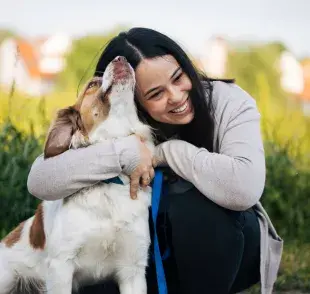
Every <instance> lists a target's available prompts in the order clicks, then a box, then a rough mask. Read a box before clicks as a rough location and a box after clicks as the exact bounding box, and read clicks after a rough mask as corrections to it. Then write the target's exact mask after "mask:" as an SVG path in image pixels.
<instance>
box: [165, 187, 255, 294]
mask: <svg viewBox="0 0 310 294" xmlns="http://www.w3.org/2000/svg"><path fill="white" fill-rule="evenodd" d="M168 197H169V207H168V216H169V221H170V224H171V230H172V233H171V243H172V247H173V252H174V258H175V260H176V266H177V271H178V277H179V281H180V289H181V291H182V293H184V294H193V293H195V294H196V293H216V294H222V293H223V294H227V293H230V291H231V288H232V286H233V284H234V282H235V280H236V278H239V277H240V275H239V272H240V270H241V269H242V270H243V271H247V270H250V269H253V268H254V269H256V268H257V269H259V243H260V241H259V240H260V236H259V225H258V222H257V220H256V218H252V219H251V223H250V222H248V219H247V218H245V213H244V212H236V211H230V210H227V209H225V208H222V207H220V206H218V205H216V204H215V203H214V202H212V201H210V200H209V199H208V198H207V197H205V196H203V195H202V194H201V193H199V191H197V190H196V189H191V190H190V191H188V192H186V193H183V194H174V195H169V196H168ZM253 220H254V221H253ZM248 227H249V228H248ZM245 228H246V229H245ZM245 234H246V236H245ZM251 239H253V240H252V241H251V242H250V241H249V240H251ZM247 274H248V275H251V276H252V273H251V272H249V273H247ZM253 274H254V278H253V279H252V278H251V279H250V278H249V279H247V280H248V281H250V280H251V281H252V282H253V283H255V282H257V281H258V279H259V277H257V276H256V275H257V272H255V273H253ZM248 281H247V282H246V283H247V285H246V287H248V286H249V285H248ZM241 282H242V281H240V283H241ZM241 284H242V283H241ZM239 286H241V287H240V288H242V285H239ZM180 293H181V292H180Z"/></svg>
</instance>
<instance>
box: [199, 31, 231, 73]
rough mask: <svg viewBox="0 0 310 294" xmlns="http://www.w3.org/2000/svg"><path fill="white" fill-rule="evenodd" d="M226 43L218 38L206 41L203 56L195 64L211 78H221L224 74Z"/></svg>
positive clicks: (226, 56)
mask: <svg viewBox="0 0 310 294" xmlns="http://www.w3.org/2000/svg"><path fill="white" fill-rule="evenodd" d="M228 50H229V49H228V43H227V41H226V40H225V39H224V38H222V37H219V36H215V37H213V38H211V39H210V40H208V42H207V44H206V47H205V51H204V54H203V55H202V56H201V57H200V58H199V61H198V62H197V63H198V64H199V67H200V68H201V69H202V70H203V71H204V72H205V73H206V74H207V75H208V76H210V77H212V78H223V77H224V76H225V73H226V63H227V58H228V52H229V51H228Z"/></svg>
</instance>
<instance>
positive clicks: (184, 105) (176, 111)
mask: <svg viewBox="0 0 310 294" xmlns="http://www.w3.org/2000/svg"><path fill="white" fill-rule="evenodd" d="M187 106H188V101H186V102H185V103H184V104H183V105H182V106H180V107H179V108H176V109H174V110H171V112H173V113H180V112H183V111H185V110H186V108H187Z"/></svg>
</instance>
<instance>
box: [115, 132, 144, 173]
mask: <svg viewBox="0 0 310 294" xmlns="http://www.w3.org/2000/svg"><path fill="white" fill-rule="evenodd" d="M114 147H115V151H116V153H117V154H118V156H119V162H120V166H121V168H122V171H123V172H124V173H125V174H127V175H130V174H131V173H132V172H133V171H134V170H135V169H136V167H137V166H138V164H139V162H140V151H139V139H138V138H137V136H135V135H131V136H128V137H126V138H120V139H116V140H115V141H114Z"/></svg>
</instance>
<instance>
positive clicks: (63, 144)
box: [0, 57, 154, 294]
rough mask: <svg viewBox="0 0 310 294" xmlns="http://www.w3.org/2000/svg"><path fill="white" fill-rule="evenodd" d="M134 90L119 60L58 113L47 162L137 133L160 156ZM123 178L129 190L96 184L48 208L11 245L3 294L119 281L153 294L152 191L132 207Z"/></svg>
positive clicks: (5, 254) (1, 279) (66, 292)
mask: <svg viewBox="0 0 310 294" xmlns="http://www.w3.org/2000/svg"><path fill="white" fill-rule="evenodd" d="M134 88H135V76H134V71H133V69H132V68H131V66H130V65H129V63H128V62H127V61H126V59H125V58H124V57H117V58H115V59H114V60H113V61H112V62H111V63H110V64H109V65H108V67H107V69H106V71H105V72H104V75H103V77H102V78H93V79H91V81H90V82H88V84H87V85H86V88H85V89H84V91H83V92H82V93H81V95H80V97H79V99H78V100H77V102H76V104H75V105H74V106H72V107H68V108H66V109H62V110H60V111H59V112H58V115H57V118H56V120H55V122H54V123H53V124H52V126H51V128H50V130H49V133H48V136H47V140H46V144H45V149H44V154H45V157H46V158H48V157H51V156H55V155H57V154H60V153H62V152H64V151H66V150H68V149H69V148H79V147H82V146H87V145H89V144H94V143H96V142H99V141H103V140H106V139H113V138H119V137H124V136H128V135H131V134H133V133H135V134H137V135H138V136H140V137H142V138H143V139H144V140H145V142H146V144H148V147H149V148H150V150H151V151H152V152H153V150H154V149H153V148H154V145H153V140H152V133H151V129H150V127H149V126H147V125H145V124H142V123H141V122H140V121H139V119H138V116H137V111H136V107H135V104H134ZM120 177H121V179H122V181H123V182H124V185H119V184H116V183H115V184H114V183H97V184H96V185H94V186H92V187H90V188H85V189H83V190H81V191H79V192H77V193H75V194H73V195H72V196H70V197H68V198H66V199H64V200H57V201H43V202H42V203H41V204H40V205H39V206H38V208H37V211H36V213H35V215H34V216H33V217H31V218H30V219H28V220H26V221H25V222H23V223H21V224H20V225H19V226H18V227H17V228H16V229H15V230H14V231H12V232H11V233H10V234H9V235H8V236H7V237H5V238H4V240H2V242H1V243H0V293H1V294H4V293H5V294H6V293H16V291H17V293H20V292H18V291H19V290H17V289H16V287H17V285H20V284H22V285H23V286H24V287H25V289H26V290H27V287H29V286H30V285H32V286H31V287H32V289H33V286H35V287H36V288H37V289H36V290H35V291H36V292H38V293H45V292H46V293H49V294H52V293H53V294H71V293H72V291H73V290H77V289H78V288H79V287H80V286H81V285H85V284H92V283H96V282H99V281H102V280H103V279H105V278H107V277H113V278H115V280H116V281H117V282H118V284H119V289H120V293H121V294H146V292H147V287H146V279H145V268H146V266H147V260H148V248H149V245H150V236H149V227H148V207H149V206H150V202H151V188H150V187H148V188H147V189H146V190H139V192H138V197H137V199H136V200H133V199H131V198H130V194H129V179H128V177H127V176H126V175H123V174H121V175H120ZM23 291H24V290H23ZM31 293H34V290H32V292H31Z"/></svg>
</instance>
